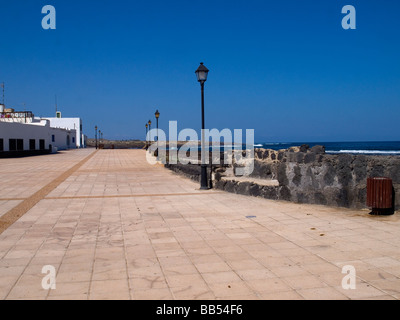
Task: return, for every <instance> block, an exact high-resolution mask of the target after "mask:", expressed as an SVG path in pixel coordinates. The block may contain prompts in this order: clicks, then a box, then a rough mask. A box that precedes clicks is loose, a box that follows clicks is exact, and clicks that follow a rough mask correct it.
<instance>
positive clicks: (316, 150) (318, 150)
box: [310, 146, 325, 154]
mask: <svg viewBox="0 0 400 320" xmlns="http://www.w3.org/2000/svg"><path fill="white" fill-rule="evenodd" d="M310 152H312V153H315V154H325V147H324V146H314V147H312V148H311V149H310Z"/></svg>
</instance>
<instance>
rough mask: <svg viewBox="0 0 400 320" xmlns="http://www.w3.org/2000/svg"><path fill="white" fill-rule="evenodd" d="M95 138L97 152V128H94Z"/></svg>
mask: <svg viewBox="0 0 400 320" xmlns="http://www.w3.org/2000/svg"><path fill="white" fill-rule="evenodd" d="M94 130H95V131H94V132H95V137H96V150H97V126H95V127H94Z"/></svg>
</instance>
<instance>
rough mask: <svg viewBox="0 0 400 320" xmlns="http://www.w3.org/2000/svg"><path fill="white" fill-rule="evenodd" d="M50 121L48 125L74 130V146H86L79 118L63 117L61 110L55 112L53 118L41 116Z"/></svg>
mask: <svg viewBox="0 0 400 320" xmlns="http://www.w3.org/2000/svg"><path fill="white" fill-rule="evenodd" d="M43 119H46V120H49V121H50V127H52V128H61V129H66V130H76V142H75V143H76V147H77V148H86V139H85V136H84V134H83V130H82V129H83V128H82V120H81V119H80V118H63V117H62V116H61V112H59V111H58V112H57V114H56V117H55V118H47V117H46V118H43Z"/></svg>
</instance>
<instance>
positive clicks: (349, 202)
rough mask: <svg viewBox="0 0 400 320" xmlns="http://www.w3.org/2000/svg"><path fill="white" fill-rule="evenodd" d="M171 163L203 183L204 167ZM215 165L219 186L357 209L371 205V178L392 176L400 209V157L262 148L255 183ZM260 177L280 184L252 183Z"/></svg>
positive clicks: (303, 148)
mask: <svg viewBox="0 0 400 320" xmlns="http://www.w3.org/2000/svg"><path fill="white" fill-rule="evenodd" d="M166 167H168V168H169V169H171V170H174V171H176V172H178V173H181V174H184V175H185V176H187V177H189V178H191V179H193V180H195V181H199V176H200V166H198V165H179V164H178V165H166ZM214 169H215V170H216V171H217V172H216V173H215V181H214V187H215V188H217V189H221V190H225V191H228V192H232V193H237V194H243V195H251V196H256V197H263V198H267V199H272V200H286V201H292V202H297V203H310V204H321V205H329V206H336V207H346V208H355V209H361V208H366V200H367V178H368V177H388V178H391V179H392V181H393V189H394V206H395V209H396V210H399V209H400V157H396V156H365V155H350V154H341V155H329V154H325V148H324V147H322V146H316V147H313V148H311V149H310V148H308V147H307V146H301V147H299V148H291V149H289V150H281V151H274V150H264V149H256V150H255V163H254V171H253V173H252V174H251V176H250V177H249V181H243V178H242V179H240V182H239V181H237V180H239V179H237V180H235V177H234V176H232V177H227V176H226V177H224V173H223V172H224V170H225V168H221V167H220V168H218V167H215V168H214ZM253 178H256V179H253ZM257 179H263V180H276V181H278V182H279V185H277V186H265V185H259V184H257V183H254V182H252V181H253V180H254V181H257Z"/></svg>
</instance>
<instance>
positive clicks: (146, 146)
mask: <svg viewBox="0 0 400 320" xmlns="http://www.w3.org/2000/svg"><path fill="white" fill-rule="evenodd" d="M148 127H149V124H148V123H146V145H145V148H146V150H147V148H148V143H147V131H148V130H147V129H148Z"/></svg>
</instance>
